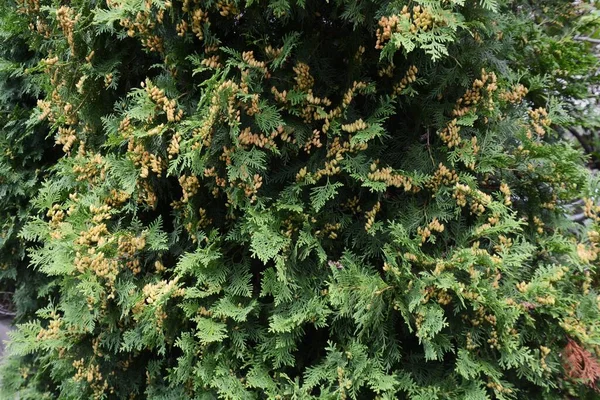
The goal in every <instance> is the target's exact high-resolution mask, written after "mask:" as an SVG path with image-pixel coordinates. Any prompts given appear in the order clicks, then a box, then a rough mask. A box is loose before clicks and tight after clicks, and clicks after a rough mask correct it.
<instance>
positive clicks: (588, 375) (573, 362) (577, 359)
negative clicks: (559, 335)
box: [562, 338, 600, 392]
mask: <svg viewBox="0 0 600 400" xmlns="http://www.w3.org/2000/svg"><path fill="white" fill-rule="evenodd" d="M562 359H563V363H562V364H563V368H564V370H565V374H566V376H567V377H569V378H570V379H572V380H576V381H581V382H583V383H584V384H586V385H588V386H589V387H591V388H592V389H594V390H595V391H597V392H600V390H599V389H598V386H597V381H598V378H600V364H599V363H598V360H596V358H595V357H594V356H593V355H592V353H590V352H589V351H588V350H586V349H584V348H583V347H581V346H580V345H579V344H578V343H577V342H576V341H574V340H573V339H571V338H568V342H567V345H566V346H565V348H564V350H563V351H562Z"/></svg>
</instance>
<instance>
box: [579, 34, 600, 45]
mask: <svg viewBox="0 0 600 400" xmlns="http://www.w3.org/2000/svg"><path fill="white" fill-rule="evenodd" d="M573 39H574V40H579V41H580V42H589V43H594V44H600V39H594V38H591V37H588V36H580V35H577V36H574V37H573Z"/></svg>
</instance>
